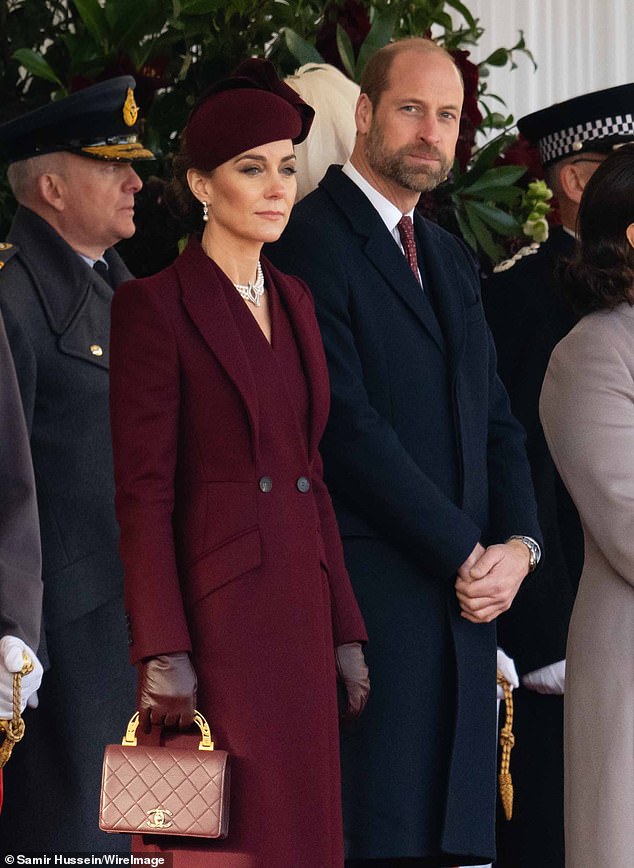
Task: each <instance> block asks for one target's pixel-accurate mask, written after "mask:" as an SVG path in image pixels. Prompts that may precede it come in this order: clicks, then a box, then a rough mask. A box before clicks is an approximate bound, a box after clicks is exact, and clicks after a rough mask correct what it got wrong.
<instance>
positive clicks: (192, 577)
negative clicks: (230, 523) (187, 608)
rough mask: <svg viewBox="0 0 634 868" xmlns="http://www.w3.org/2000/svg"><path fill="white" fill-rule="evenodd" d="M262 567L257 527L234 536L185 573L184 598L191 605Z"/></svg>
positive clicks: (260, 543) (200, 558)
mask: <svg viewBox="0 0 634 868" xmlns="http://www.w3.org/2000/svg"><path fill="white" fill-rule="evenodd" d="M261 563H262V540H261V538H260V530H259V528H258V527H251V528H249V529H248V530H245V531H242V532H241V533H239V534H235V535H234V536H232V537H229V539H226V540H224V541H223V542H221V543H219V544H218V545H216V546H214V548H212V549H210V550H209V551H207V552H205V553H204V554H203V555H201V557H199V558H198V559H197V560H196V561H195V562H194V563H193V564H192V565H191V566H190V567H189V569H188V570H187V584H186V587H185V595H186V598H187V601H188V603H189V604H190V605H191V604H193V603H196V602H198V600H201V599H202V598H203V597H205V596H207V594H209V593H211V591H216V590H217V589H218V588H221V587H223V585H226V584H228V582H231V581H233V579H236V578H238V576H241V575H243V574H244V573H248V572H249V571H250V570H254V569H255V568H256V567H259V566H260V564H261Z"/></svg>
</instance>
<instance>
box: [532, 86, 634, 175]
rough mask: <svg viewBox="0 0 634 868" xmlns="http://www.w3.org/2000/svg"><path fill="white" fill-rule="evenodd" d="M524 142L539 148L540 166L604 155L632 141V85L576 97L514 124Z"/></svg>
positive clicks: (633, 89) (633, 119)
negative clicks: (590, 153)
mask: <svg viewBox="0 0 634 868" xmlns="http://www.w3.org/2000/svg"><path fill="white" fill-rule="evenodd" d="M517 126H518V128H519V131H520V132H521V133H522V135H523V136H524V138H526V139H528V140H529V141H530V142H532V143H533V144H539V151H540V155H541V161H542V164H543V165H544V166H548V165H551V164H552V163H556V162H557V160H563V158H564V157H570V156H574V154H579V153H582V152H583V151H594V152H596V153H608V152H609V151H611V150H612V149H613V148H614V147H615V146H618V145H622V144H625V142H631V141H632V140H634V84H622V85H619V86H618V87H609V88H607V89H606V90H598V91H595V92H594V93H587V94H584V95H583V96H577V97H575V98H574V99H569V100H566V101H565V102H559V103H555V105H551V106H549V107H548V108H545V109H542V110H541V111H538V112H533V113H532V114H530V115H526V117H523V118H520V120H519V121H518V122H517Z"/></svg>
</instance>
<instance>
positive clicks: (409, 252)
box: [396, 214, 420, 283]
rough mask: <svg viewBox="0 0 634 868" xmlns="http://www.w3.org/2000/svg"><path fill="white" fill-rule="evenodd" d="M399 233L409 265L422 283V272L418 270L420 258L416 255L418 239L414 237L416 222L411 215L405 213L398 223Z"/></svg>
mask: <svg viewBox="0 0 634 868" xmlns="http://www.w3.org/2000/svg"><path fill="white" fill-rule="evenodd" d="M396 225H397V228H398V234H399V235H400V236H401V244H402V245H403V250H404V251H405V258H406V259H407V261H408V262H409V267H410V268H411V269H412V271H413V272H414V277H415V278H416V280H417V281H418V282H419V283H420V274H419V271H418V259H417V257H416V241H415V239H414V224H413V223H412V218H411V217H406V216H405V214H403V216H402V217H401V219H400V220H399V221H398V223H397V224H396Z"/></svg>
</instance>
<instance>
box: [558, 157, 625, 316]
mask: <svg viewBox="0 0 634 868" xmlns="http://www.w3.org/2000/svg"><path fill="white" fill-rule="evenodd" d="M631 223H634V143H632V144H627V145H623V146H622V147H620V148H618V150H616V151H614V152H613V153H612V154H610V156H609V157H607V159H606V160H605V161H604V162H603V163H602V164H601V165H600V166H599V168H598V169H597V170H596V172H595V173H594V174H593V176H592V177H591V178H590V180H589V181H588V183H587V185H586V188H585V190H584V191H583V196H582V197H581V204H580V206H579V214H578V215H577V234H578V238H579V242H578V244H577V250H576V253H575V256H574V257H573V259H572V260H571V261H570V262H569V263H568V265H567V266H566V267H565V269H564V272H563V285H564V292H565V293H566V295H567V297H568V300H569V301H570V303H571V304H572V306H573V308H574V309H575V310H576V312H577V313H578V314H579V315H581V316H583V315H585V314H587V313H591V312H592V311H595V310H603V309H608V310H609V309H611V308H614V307H616V305H617V304H620V303H621V302H623V301H627V302H628V304H633V303H634V248H632V246H631V244H630V243H629V241H628V239H627V236H626V230H627V227H628V226H629V225H630V224H631Z"/></svg>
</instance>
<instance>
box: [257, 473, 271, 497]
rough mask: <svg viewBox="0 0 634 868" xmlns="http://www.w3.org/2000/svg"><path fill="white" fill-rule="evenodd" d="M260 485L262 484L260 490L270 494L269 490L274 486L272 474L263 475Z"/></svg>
mask: <svg viewBox="0 0 634 868" xmlns="http://www.w3.org/2000/svg"><path fill="white" fill-rule="evenodd" d="M258 485H259V486H260V491H263V492H264V494H268V492H269V491H270V490H271V489H272V488H273V480H272V479H271V477H270V476H262V477H261V478H260V481H259V482H258Z"/></svg>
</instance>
